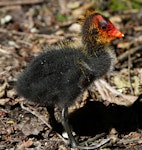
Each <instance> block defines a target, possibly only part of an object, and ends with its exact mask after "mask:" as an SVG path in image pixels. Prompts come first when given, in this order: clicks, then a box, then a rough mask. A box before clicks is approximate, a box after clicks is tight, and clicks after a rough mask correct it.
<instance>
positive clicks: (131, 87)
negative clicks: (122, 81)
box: [128, 54, 134, 95]
mask: <svg viewBox="0 0 142 150" xmlns="http://www.w3.org/2000/svg"><path fill="white" fill-rule="evenodd" d="M131 66H132V63H131V54H129V55H128V79H129V83H130V90H131V93H132V94H133V95H134V90H133V86H132V79H131Z"/></svg>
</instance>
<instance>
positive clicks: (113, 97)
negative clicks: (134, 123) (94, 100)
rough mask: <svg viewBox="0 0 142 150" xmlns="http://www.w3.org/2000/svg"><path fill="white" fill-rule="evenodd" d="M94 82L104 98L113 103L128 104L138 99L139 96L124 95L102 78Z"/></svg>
mask: <svg viewBox="0 0 142 150" xmlns="http://www.w3.org/2000/svg"><path fill="white" fill-rule="evenodd" d="M94 83H95V86H96V88H97V90H98V92H99V93H100V94H101V96H102V99H103V100H107V101H109V102H111V103H116V104H118V105H126V106H128V105H131V104H132V103H133V102H134V101H135V100H136V99H137V96H132V95H124V94H122V93H120V92H119V91H117V90H116V89H114V88H113V87H111V86H110V85H109V84H108V83H107V82H106V81H104V80H102V79H99V80H96V81H95V82H94Z"/></svg>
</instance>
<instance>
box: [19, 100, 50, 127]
mask: <svg viewBox="0 0 142 150" xmlns="http://www.w3.org/2000/svg"><path fill="white" fill-rule="evenodd" d="M20 105H21V108H22V109H24V110H26V111H28V112H30V113H31V114H33V115H34V116H36V117H37V118H39V119H40V120H41V121H42V122H43V123H44V124H46V125H47V127H48V128H49V129H52V127H51V126H50V125H49V124H48V123H47V121H46V120H45V119H43V118H42V117H41V116H40V114H39V113H38V112H35V111H33V110H31V109H29V108H28V107H25V106H24V104H23V102H21V103H20Z"/></svg>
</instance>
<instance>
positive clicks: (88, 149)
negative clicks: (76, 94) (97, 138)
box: [62, 107, 110, 150]
mask: <svg viewBox="0 0 142 150" xmlns="http://www.w3.org/2000/svg"><path fill="white" fill-rule="evenodd" d="M62 125H63V127H64V129H65V131H66V132H67V134H68V138H69V142H70V145H71V146H72V147H73V148H78V149H80V150H91V149H97V148H99V147H101V146H102V145H104V144H106V143H107V142H108V141H110V139H109V140H105V141H103V142H101V143H99V144H97V145H95V146H81V145H79V143H78V142H77V141H76V140H75V138H74V136H73V134H72V132H71V129H70V126H69V123H68V108H67V107H65V108H63V110H62Z"/></svg>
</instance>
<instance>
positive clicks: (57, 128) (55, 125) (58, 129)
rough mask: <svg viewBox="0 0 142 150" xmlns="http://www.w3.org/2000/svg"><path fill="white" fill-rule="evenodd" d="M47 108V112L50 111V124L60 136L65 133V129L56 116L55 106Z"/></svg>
mask: <svg viewBox="0 0 142 150" xmlns="http://www.w3.org/2000/svg"><path fill="white" fill-rule="evenodd" d="M46 108H47V111H48V113H49V116H50V117H49V122H50V124H51V126H52V128H53V130H54V131H56V132H58V133H59V134H61V133H62V131H63V127H62V124H61V123H59V122H58V121H57V120H56V118H55V116H54V107H53V106H47V107H46Z"/></svg>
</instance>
